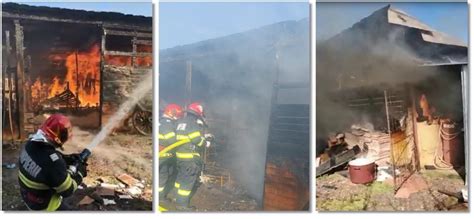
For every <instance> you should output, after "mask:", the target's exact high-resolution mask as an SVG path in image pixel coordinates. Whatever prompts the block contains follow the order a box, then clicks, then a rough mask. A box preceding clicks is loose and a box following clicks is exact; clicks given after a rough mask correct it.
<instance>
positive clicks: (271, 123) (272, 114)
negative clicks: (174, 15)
mask: <svg viewBox="0 0 474 219" xmlns="http://www.w3.org/2000/svg"><path fill="white" fill-rule="evenodd" d="M309 54H310V50H309V22H308V19H305V20H301V21H287V22H281V23H277V24H273V25H268V26H265V27H262V28H258V29H254V30H250V31H247V32H243V33H238V34H233V35H230V36H226V37H222V38H217V39H212V40H206V41H203V42H199V43H195V44H191V45H186V46H179V47H175V48H171V49H165V50H162V51H160V106H164V105H166V103H170V102H173V103H178V104H182V105H187V103H190V102H192V101H202V103H203V104H204V106H205V110H206V118H207V120H208V125H209V131H210V132H211V133H213V134H214V135H215V136H216V142H215V143H214V146H213V148H210V149H209V150H208V151H207V152H206V156H205V158H204V159H205V162H206V167H205V170H204V173H205V174H206V175H207V176H214V177H215V178H216V177H217V178H218V179H221V180H220V182H221V183H220V185H221V186H222V184H223V183H222V177H224V184H230V183H231V182H232V183H236V184H238V185H240V187H242V188H243V189H244V190H245V191H246V192H245V193H246V194H248V195H250V196H251V197H252V198H253V199H255V200H257V202H258V203H259V208H263V209H265V210H302V209H308V207H309V156H308V154H309V121H310V120H309V115H310V113H309V110H310V105H309V103H310V83H309V78H310V70H309V66H310V64H309V61H310V59H309ZM231 193H232V194H234V193H237V189H235V188H233V189H232V190H231ZM216 198H217V197H216V196H212V197H209V199H216ZM202 201H203V202H207V201H206V200H202ZM222 202H223V203H224V202H227V200H222ZM197 207H199V206H197ZM214 210H215V208H214ZM224 210H231V209H224ZM240 210H249V209H240Z"/></svg>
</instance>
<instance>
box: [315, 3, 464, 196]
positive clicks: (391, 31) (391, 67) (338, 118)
mask: <svg viewBox="0 0 474 219" xmlns="http://www.w3.org/2000/svg"><path fill="white" fill-rule="evenodd" d="M467 51H468V48H467V45H466V44H465V43H463V42H461V41H459V40H457V39H454V38H453V37H451V36H448V35H446V34H444V33H441V32H439V31H436V30H434V29H433V28H431V27H429V26H427V25H425V24H423V23H422V22H420V21H418V20H417V19H416V18H414V17H411V16H410V15H408V14H406V13H404V12H402V11H400V10H397V9H394V8H393V7H391V6H390V5H388V6H386V7H384V8H381V9H379V10H377V11H375V12H374V13H373V14H371V15H370V16H368V17H366V18H364V19H362V20H361V21H359V22H357V23H355V24H354V25H353V26H352V27H350V28H348V29H346V30H344V31H342V32H341V33H339V34H337V35H335V36H334V37H332V38H330V39H328V40H325V41H322V42H318V44H317V60H316V62H317V71H316V72H317V78H316V81H317V91H316V94H317V99H316V106H317V107H316V110H317V125H316V127H317V130H316V136H317V148H316V151H317V156H318V157H321V158H322V157H324V154H326V155H327V152H328V151H329V150H330V149H329V148H328V139H329V141H330V142H331V141H333V140H331V139H335V138H336V137H335V136H336V133H341V134H345V142H346V143H347V146H348V148H351V147H352V146H355V145H357V146H359V147H360V148H361V149H362V150H364V148H365V152H366V154H365V155H366V156H367V157H370V158H372V159H374V160H375V162H376V163H377V164H378V165H379V166H389V167H390V168H392V167H393V168H394V171H393V172H392V175H393V177H394V184H395V185H394V188H395V191H397V190H398V189H400V187H402V186H403V183H404V182H406V181H407V179H408V178H409V177H410V176H411V175H412V174H413V173H414V172H416V171H418V170H421V169H433V168H435V169H449V168H454V169H455V170H456V171H458V172H459V173H460V175H461V176H462V177H464V179H467V178H465V173H466V170H465V161H466V156H465V151H466V150H465V148H466V147H467V144H466V143H465V139H466V135H467V130H466V127H467V123H466V119H467V111H466V110H467V107H466V106H467V102H466V101H467V98H466V95H467V76H468V68H467V63H468V58H467ZM341 136H342V135H341ZM334 142H337V140H334ZM329 144H330V143H329ZM347 161H348V160H345V162H347ZM341 162H342V161H341ZM317 171H319V172H320V175H322V174H324V171H325V170H323V169H318V170H317Z"/></svg>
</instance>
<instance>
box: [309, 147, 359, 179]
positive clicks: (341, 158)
mask: <svg viewBox="0 0 474 219" xmlns="http://www.w3.org/2000/svg"><path fill="white" fill-rule="evenodd" d="M359 153H360V148H359V146H357V145H356V146H354V147H353V148H352V149H350V150H347V151H344V152H342V153H340V154H338V155H336V156H334V157H332V158H331V159H330V160H327V161H325V162H324V163H322V164H320V165H319V166H318V167H317V168H316V177H319V176H321V175H323V174H325V173H327V172H329V171H331V170H332V169H334V168H336V167H339V166H341V165H343V164H345V163H348V162H349V161H351V160H352V159H353V158H354V157H355V156H356V155H357V154H359Z"/></svg>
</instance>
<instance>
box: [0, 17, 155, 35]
mask: <svg viewBox="0 0 474 219" xmlns="http://www.w3.org/2000/svg"><path fill="white" fill-rule="evenodd" d="M2 17H3V18H11V19H16V20H18V19H23V20H36V21H47V22H62V23H76V24H91V25H102V26H103V27H107V28H117V29H127V30H137V31H145V32H152V31H153V28H152V27H143V26H135V25H127V24H119V23H108V22H103V21H83V20H73V19H63V18H54V17H43V16H36V15H22V14H15V13H10V12H2Z"/></svg>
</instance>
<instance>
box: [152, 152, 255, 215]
mask: <svg viewBox="0 0 474 219" xmlns="http://www.w3.org/2000/svg"><path fill="white" fill-rule="evenodd" d="M208 164H209V166H208V167H206V169H205V171H204V176H205V177H204V179H205V180H206V181H205V182H204V183H199V185H197V186H196V188H195V190H194V192H193V193H192V198H191V203H190V205H191V206H193V207H194V208H195V209H194V211H198V212H222V211H239V212H245V211H258V210H261V206H259V204H258V202H257V200H255V199H254V198H252V197H250V196H249V195H248V194H247V191H246V190H245V189H244V188H242V187H241V186H240V184H239V182H236V181H234V180H233V178H234V177H233V176H232V174H231V173H229V172H228V170H227V169H225V168H221V167H218V164H216V163H214V162H212V161H210V162H209V163H208ZM174 199H175V191H172V192H170V193H169V195H168V198H167V200H166V201H163V200H160V206H161V207H164V208H166V209H167V210H168V211H176V205H175V203H174V202H173V201H171V200H174Z"/></svg>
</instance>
